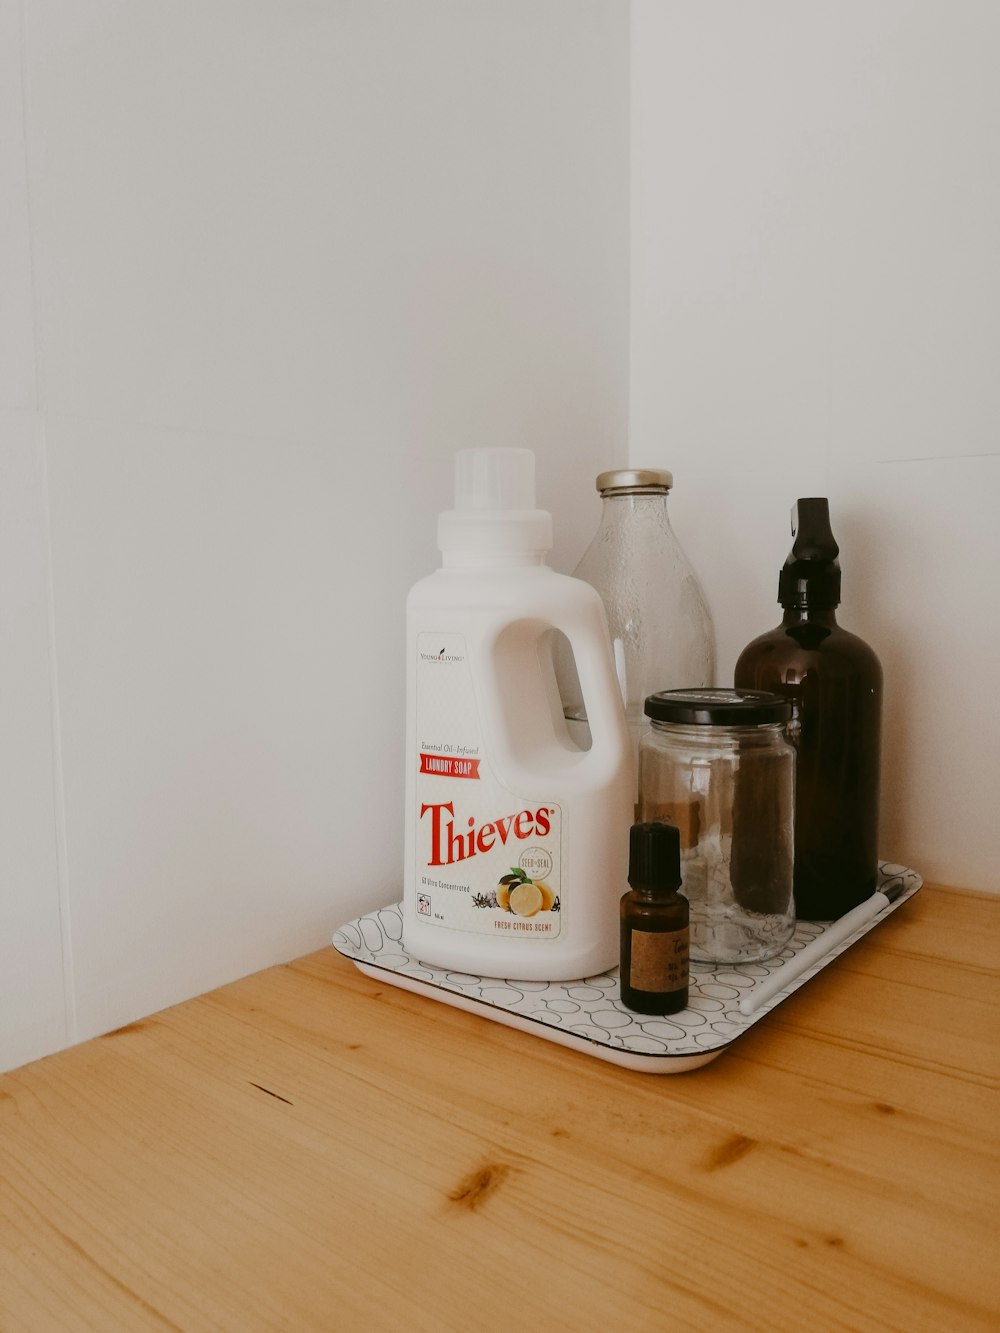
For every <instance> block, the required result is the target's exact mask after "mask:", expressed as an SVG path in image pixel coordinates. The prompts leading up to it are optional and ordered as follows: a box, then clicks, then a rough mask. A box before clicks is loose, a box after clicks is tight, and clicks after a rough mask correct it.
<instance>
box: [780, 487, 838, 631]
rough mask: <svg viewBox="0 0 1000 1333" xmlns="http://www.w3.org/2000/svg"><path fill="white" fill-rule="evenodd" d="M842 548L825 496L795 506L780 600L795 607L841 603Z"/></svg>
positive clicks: (789, 607) (792, 607)
mask: <svg viewBox="0 0 1000 1333" xmlns="http://www.w3.org/2000/svg"><path fill="white" fill-rule="evenodd" d="M839 554H840V547H839V546H838V545H837V542H836V539H835V538H834V535H833V531H832V529H831V528H830V502H829V500H827V499H826V497H825V496H810V497H809V498H807V499H805V500H796V501H795V504H794V505H793V506H792V549H791V551H790V552H789V554H788V559H787V560H786V561H785V563H784V565H783V566H782V568H781V572H780V574H779V575H778V601H779V602H780V603H781V605H782V606H783V607H784V608H785V610H786V611H789V610H792V609H794V608H799V609H801V608H811V609H813V610H817V611H818V610H826V609H830V608H832V607H835V606H839V605H840V561H839V560H838V559H837V557H838V555H839Z"/></svg>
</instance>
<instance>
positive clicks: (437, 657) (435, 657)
mask: <svg viewBox="0 0 1000 1333" xmlns="http://www.w3.org/2000/svg"><path fill="white" fill-rule="evenodd" d="M420 660H421V662H464V661H465V654H464V653H446V652H445V650H444V649H443V648H442V649H441V650H440V652H436V653H421V654H420Z"/></svg>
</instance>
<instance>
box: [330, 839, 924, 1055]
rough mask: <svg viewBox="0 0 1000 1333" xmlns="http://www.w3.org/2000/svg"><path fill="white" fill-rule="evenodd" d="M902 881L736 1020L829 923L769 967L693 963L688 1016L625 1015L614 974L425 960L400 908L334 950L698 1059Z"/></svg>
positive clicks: (339, 937)
mask: <svg viewBox="0 0 1000 1333" xmlns="http://www.w3.org/2000/svg"><path fill="white" fill-rule="evenodd" d="M899 882H902V883H903V886H904V887H903V891H902V893H901V894H900V896H899V898H897V899H896V901H895V902H894V903H891V904H890V906H889V907H888V908H886V909H885V910H884V911H883V912H882V913H880V915H879V916H877V917H876V918H875V919H874V920H872V921H869V922H867V923H866V924H865V925H864V926H862V927H860V928H859V930H858V931H857V932H856V933H855V934H854V935H852V936H851V937H850V938H849V939H847V940H845V941H844V943H843V944H842V945H841V946H840V947H839V948H837V949H835V950H833V951H832V952H831V953H830V954H828V955H826V956H825V957H824V958H823V959H822V961H821V962H820V963H819V964H817V965H816V966H815V967H813V968H811V969H810V970H809V971H807V972H804V973H803V974H802V975H801V976H799V977H796V978H795V979H794V980H793V981H792V982H791V983H790V984H789V986H788V987H787V989H785V990H782V991H780V992H779V993H778V994H777V995H776V996H775V997H774V998H773V999H772V1000H771V1001H770V1002H769V1003H767V1004H764V1005H762V1006H761V1008H760V1009H759V1010H757V1011H756V1012H755V1013H753V1014H751V1015H749V1016H746V1015H744V1014H741V1013H740V1011H739V1008H738V1007H737V1006H738V1005H739V1002H740V1000H741V999H742V998H743V997H744V996H745V995H747V994H749V992H750V991H751V990H752V989H753V987H754V985H755V983H757V982H758V981H760V980H763V978H765V977H768V976H770V975H771V973H772V972H776V971H779V970H780V969H781V968H782V967H783V966H784V965H785V963H786V962H787V961H788V960H789V959H790V958H793V957H794V956H795V954H796V953H798V952H799V950H800V949H803V948H805V946H806V945H807V944H808V943H809V942H810V941H811V940H813V939H815V938H816V936H817V935H820V934H821V933H822V932H823V930H824V929H825V926H824V925H823V923H821V922H816V921H800V922H798V923H797V925H796V927H795V933H794V935H793V936H792V938H791V939H790V940H789V942H788V943H787V944H786V945H785V947H784V949H783V950H782V951H781V953H780V954H779V955H778V956H777V957H776V958H772V959H769V960H768V961H767V962H765V963H741V964H738V965H737V964H732V965H715V964H711V963H692V964H691V981H690V989H689V999H688V1007H687V1008H686V1009H685V1010H684V1011H683V1012H682V1013H679V1014H671V1015H670V1016H669V1017H666V1018H659V1017H649V1016H647V1015H643V1014H635V1013H633V1012H632V1011H631V1010H630V1009H626V1008H625V1006H624V1005H623V1004H622V1002H621V999H620V998H619V985H618V969H617V968H614V969H612V970H611V971H609V972H604V973H601V974H600V975H598V976H594V977H583V978H581V979H580V980H578V981H563V982H549V981H514V980H501V979H498V978H495V977H480V976H475V975H473V974H472V973H468V972H455V971H445V970H443V969H440V968H435V967H432V966H430V965H429V964H427V963H422V962H420V961H419V960H418V959H415V958H411V957H410V956H409V955H408V954H407V953H406V952H405V950H404V949H403V945H402V937H403V917H402V904H401V903H395V904H393V905H392V906H389V907H381V908H378V909H377V910H376V911H374V912H369V913H368V914H367V915H365V916H362V917H359V918H358V919H357V920H355V921H351V922H349V923H348V924H347V925H344V926H341V927H340V929H339V930H338V931H336V933H335V934H334V936H333V945H334V947H335V948H336V949H337V950H338V952H340V953H342V954H344V955H345V956H346V957H348V958H350V959H352V960H353V961H354V962H356V963H363V964H366V965H367V966H370V967H376V968H379V969H381V970H384V971H386V972H389V973H392V974H395V975H396V976H398V977H399V978H400V979H403V978H406V979H408V980H410V981H413V982H418V983H420V984H421V985H422V986H429V987H434V988H437V989H438V990H441V991H446V992H449V993H452V994H455V995H460V996H462V997H464V998H465V999H466V1000H468V1001H472V1002H475V1003H477V1004H482V1005H487V1006H489V1007H490V1008H492V1009H500V1010H503V1011H505V1012H506V1013H508V1014H511V1015H515V1016H517V1017H518V1018H520V1019H522V1020H526V1021H527V1022H529V1023H540V1024H544V1025H545V1026H547V1027H552V1028H557V1029H559V1031H560V1032H563V1033H565V1034H566V1035H567V1036H572V1037H574V1038H577V1039H578V1040H583V1041H587V1042H595V1043H597V1044H598V1045H600V1046H603V1047H607V1048H610V1049H612V1050H617V1051H622V1052H626V1051H627V1052H632V1053H634V1054H636V1055H652V1056H656V1055H665V1056H679V1055H697V1054H700V1053H703V1052H706V1051H712V1050H718V1049H719V1048H721V1047H723V1046H727V1045H728V1044H729V1043H730V1042H731V1041H732V1040H733V1038H734V1037H737V1036H739V1035H740V1033H742V1032H745V1031H746V1029H747V1028H748V1027H751V1026H752V1025H753V1024H754V1023H755V1022H756V1021H757V1020H758V1019H759V1018H761V1017H762V1016H763V1015H764V1014H767V1013H769V1012H770V1011H771V1010H772V1009H773V1008H774V1006H775V1005H777V1004H780V1002H781V1001H782V1000H783V999H784V998H785V996H787V995H790V994H791V993H792V992H793V991H794V990H797V989H798V987H799V986H800V985H803V984H804V983H805V982H807V981H808V980H809V979H810V977H812V976H814V975H815V974H816V972H818V971H820V970H821V969H822V968H823V967H825V966H826V965H827V964H828V963H830V962H832V961H833V959H834V958H837V957H839V956H840V954H842V953H843V952H844V950H845V949H848V948H850V946H851V945H852V944H853V943H854V942H855V940H856V939H859V938H860V937H861V936H862V935H864V934H866V933H867V932H868V931H869V930H870V929H871V928H872V927H873V926H875V925H877V924H878V923H879V922H880V921H882V920H884V919H885V917H887V916H888V915H890V913H891V912H893V911H895V909H896V908H898V907H899V906H900V905H901V904H902V903H904V902H905V901H906V900H907V899H908V898H910V897H912V895H913V894H914V893H916V891H917V890H918V889H919V888H920V885H921V883H922V880H921V877H920V876H919V875H918V874H917V873H916V871H914V870H909V869H907V868H906V867H905V866H898V865H892V864H889V863H887V862H884V861H883V862H881V863H880V865H879V887H880V888H884V887H886V886H887V885H888V884H890V883H899ZM387 979H391V978H387ZM441 998H445V997H444V996H442V997H441Z"/></svg>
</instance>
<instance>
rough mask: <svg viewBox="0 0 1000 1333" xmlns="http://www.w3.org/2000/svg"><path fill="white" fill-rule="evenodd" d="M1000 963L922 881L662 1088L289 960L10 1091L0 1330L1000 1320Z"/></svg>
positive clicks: (352, 974) (994, 927)
mask: <svg viewBox="0 0 1000 1333" xmlns="http://www.w3.org/2000/svg"><path fill="white" fill-rule="evenodd" d="M998 965H1000V898H991V897H987V896H979V895H975V894H970V893H963V892H958V891H953V890H945V889H938V888H933V887H927V888H925V889H924V890H922V892H921V893H919V894H918V895H917V896H916V898H914V899H913V900H912V901H911V902H909V903H907V904H906V905H905V906H904V908H902V909H901V910H900V911H899V912H897V913H896V914H895V915H894V916H893V917H892V918H890V919H889V920H887V921H886V922H885V923H883V924H882V925H881V926H879V927H878V928H877V929H876V930H875V931H873V932H872V933H871V934H870V935H868V936H867V937H866V938H865V939H863V940H862V941H861V942H860V943H858V944H857V945H856V946H855V947H854V948H853V949H851V950H850V951H849V952H848V953H847V954H846V955H845V956H844V957H843V958H841V959H840V960H838V961H837V963H836V964H835V965H831V966H830V967H829V968H827V969H826V970H825V971H824V972H823V973H822V974H821V975H820V976H818V977H817V978H816V979H815V980H814V981H812V982H810V983H809V985H807V986H805V987H803V989H802V990H801V991H799V992H798V993H797V994H796V995H794V996H792V997H791V998H790V999H789V1000H787V1001H786V1002H785V1003H784V1004H783V1005H781V1007H780V1008H779V1009H778V1010H777V1011H776V1012H775V1013H773V1014H772V1015H770V1016H769V1017H768V1018H767V1020H766V1021H762V1022H761V1023H759V1024H757V1025H756V1026H755V1027H754V1028H753V1029H752V1030H751V1031H749V1032H748V1033H747V1034H746V1035H745V1036H744V1037H742V1038H741V1039H740V1040H739V1041H738V1042H737V1043H736V1044H734V1045H733V1047H732V1048H731V1049H730V1050H729V1051H727V1052H726V1053H725V1054H724V1055H722V1056H721V1057H720V1058H719V1059H718V1060H717V1061H716V1062H715V1063H713V1064H711V1065H709V1066H707V1067H706V1068H704V1069H701V1070H698V1071H696V1072H693V1073H688V1074H680V1075H670V1076H659V1077H655V1076H651V1075H645V1074H639V1073H631V1072H629V1071H626V1070H622V1069H619V1068H616V1067H615V1066H613V1065H608V1064H604V1063H602V1062H600V1061H598V1060H595V1059H591V1058H589V1057H587V1056H584V1055H579V1054H577V1053H575V1052H572V1051H566V1050H563V1049H561V1048H559V1047H557V1046H554V1045H552V1044H551V1043H548V1042H544V1041H541V1040H538V1039H537V1038H533V1037H531V1036H527V1035H524V1034H522V1033H519V1032H513V1031H510V1030H509V1029H507V1028H504V1027H501V1026H500V1025H498V1024H495V1023H490V1022H488V1021H486V1020H484V1019H482V1018H478V1017H475V1016H472V1015H469V1014H464V1013H461V1012H459V1011H457V1010H455V1009H451V1008H449V1007H447V1006H445V1005H441V1004H437V1003H435V1002H433V1001H431V1000H426V999H423V998H421V997H419V996H415V995H410V994H407V993H405V992H404V991H401V990H398V989H395V988H393V987H391V986H384V985H380V984H378V983H377V982H374V981H372V980H370V979H369V978H367V977H365V976H363V975H362V974H361V973H359V972H358V971H357V970H356V969H355V968H354V967H353V966H352V965H351V964H350V963H349V962H347V961H345V960H344V959H342V958H340V957H339V955H337V954H336V953H335V952H334V951H333V950H332V949H325V950H322V951H320V952H319V953H315V954H312V955H310V956H308V957H306V958H303V959H300V960H299V961H297V962H295V963H292V964H290V965H288V966H283V967H273V968H270V969H269V970H268V971H266V972H261V973H259V974H258V975H256V976H252V977H248V978H246V979H245V980H243V981H239V982H236V983H235V984H233V985H231V986H224V987H222V988H221V989H220V990H217V991H213V992H211V993H210V994H208V995H204V996H202V997H201V998H200V999H197V1000H191V1001H190V1002H188V1003H187V1004H182V1005H179V1006H178V1007H176V1008H174V1009H170V1010H167V1011H165V1012H163V1013H161V1014H157V1015H155V1016H154V1017H152V1018H149V1019H145V1020H143V1021H142V1022H138V1023H130V1024H129V1025H128V1026H127V1027H125V1028H122V1029H121V1030H120V1031H118V1032H114V1033H111V1034H109V1035H108V1036H106V1037H101V1038H97V1039H96V1040H94V1041H91V1042H87V1043H86V1044H84V1045H81V1046H78V1047H76V1048H74V1049H72V1050H69V1051H64V1052H62V1053H60V1054H58V1055H55V1056H51V1057H50V1058H48V1059H46V1060H40V1061H37V1062H36V1063H34V1064H31V1065H27V1066H25V1067H24V1068H22V1069H20V1070H17V1071H15V1072H13V1073H10V1074H8V1075H6V1076H4V1077H3V1078H0V1328H2V1329H3V1330H4V1331H5V1333H7V1331H8V1330H22V1329H27V1330H36V1329H41V1330H49V1329H63V1328H68V1329H69V1328H71V1329H76V1328H87V1329H99V1330H112V1331H114V1330H119V1329H133V1328H136V1329H140V1328H141V1329H144V1328H150V1329H162V1328H180V1329H193V1330H201V1329H232V1330H240V1331H241V1333H243V1331H244V1330H254V1329H268V1330H270V1329H289V1330H293V1329H294V1330H311V1329H324V1330H325V1329H332V1330H354V1329H358V1330H370V1329H404V1328H405V1329H426V1330H452V1329H454V1330H462V1333H473V1331H475V1330H494V1329H496V1330H500V1329H517V1328H525V1329H532V1330H539V1331H540V1333H551V1331H552V1330H563V1329H566V1330H591V1329H597V1330H600V1329H619V1330H629V1331H631V1330H645V1329H650V1330H665V1329H666V1330H673V1329H699V1330H700V1329H713V1330H714V1329H738V1328H749V1329H764V1328H768V1329H777V1330H798V1329H817V1328H818V1329H833V1328H843V1329H851V1330H866V1329H885V1328H892V1329H906V1330H909V1331H910V1333H912V1331H913V1330H922V1329H928V1330H947V1331H948V1333H954V1331H955V1330H965V1329H978V1328H982V1329H987V1328H989V1329H993V1330H996V1329H997V1328H998V1326H1000V1254H998V1247H997V1239H998V1226H997V1218H998V1216H1000V1198H998V1185H1000V1172H998V1147H997V1145H998V1128H997V1127H998V1120H1000V1114H998V1113H1000V1106H998V1098H997V1081H996V1074H997V1072H998V1056H997V1050H998V1036H1000V1022H998V1012H1000V994H998V986H997V969H998Z"/></svg>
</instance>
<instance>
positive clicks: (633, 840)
mask: <svg viewBox="0 0 1000 1333" xmlns="http://www.w3.org/2000/svg"><path fill="white" fill-rule="evenodd" d="M628 850H629V855H628V882H629V883H630V884H631V885H632V887H633V889H664V890H666V891H667V892H673V890H674V889H679V888H680V886H681V835H680V830H679V829H678V828H676V827H675V826H674V825H673V824H662V823H659V822H656V823H649V824H633V825H632V830H631V833H630V834H629V849H628Z"/></svg>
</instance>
